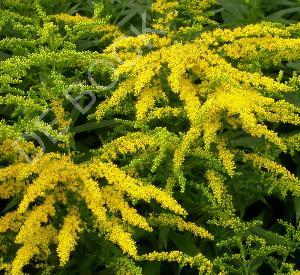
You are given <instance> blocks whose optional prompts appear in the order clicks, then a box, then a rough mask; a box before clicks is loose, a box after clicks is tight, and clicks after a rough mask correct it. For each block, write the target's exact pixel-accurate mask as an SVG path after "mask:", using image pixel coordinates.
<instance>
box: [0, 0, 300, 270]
mask: <svg viewBox="0 0 300 275" xmlns="http://www.w3.org/2000/svg"><path fill="white" fill-rule="evenodd" d="M42 2H43V5H44V8H46V10H47V11H48V12H49V14H52V13H59V12H66V13H68V14H70V15H74V14H76V13H79V14H82V15H87V16H90V15H92V12H93V10H94V8H95V6H97V5H99V4H100V3H102V4H104V5H103V6H104V9H101V10H100V11H99V12H100V14H101V16H102V17H103V16H104V17H106V18H107V20H108V21H109V22H110V23H113V24H116V25H118V26H119V27H120V28H121V30H122V31H123V32H124V33H125V34H127V35H134V34H133V32H132V29H131V28H130V27H131V25H132V26H134V27H135V28H136V29H138V30H139V31H142V17H143V14H145V12H146V14H147V17H146V18H147V27H150V26H151V20H152V18H153V16H154V15H153V14H151V11H150V10H149V7H150V5H151V1H150V0H144V1H143V0H119V1H118V0H103V1H100V0H97V1H92V0H91V1H88V0H86V1H82V0H76V1H75V0H73V1H66V0H60V1H58V0H44V1H42ZM0 4H1V1H0ZM6 8H7V7H6ZM23 12H24V14H26V15H28V14H30V13H34V12H35V11H34V10H33V9H32V10H30V9H29V10H24V11H23ZM213 13H214V15H213V18H214V19H215V20H216V21H217V22H218V23H219V24H220V25H221V26H228V27H236V26H240V25H244V24H249V23H255V22H260V21H265V20H267V21H274V22H280V23H284V24H291V23H295V22H299V21H300V1H299V0H248V1H246V0H219V1H218V5H216V6H215V7H214V9H213ZM5 35H7V34H5ZM3 37H4V34H3V30H1V31H0V38H3ZM80 43H81V44H80ZM80 43H78V44H77V47H79V48H80V45H86V46H85V49H94V44H89V43H90V40H89V39H88V38H84V39H83V40H82V41H80ZM102 47H103V46H102ZM10 54H11V53H10V52H7V51H5V50H1V48H0V60H5V59H6V58H7V57H8V56H10ZM299 58H300V53H299ZM285 65H286V68H287V69H286V70H285V73H286V75H285V76H284V77H289V76H291V75H292V72H293V71H294V70H295V71H298V72H300V60H299V62H298V63H297V62H295V63H290V64H285ZM268 73H269V74H270V75H271V74H275V73H278V68H277V69H276V68H274V71H272V70H270V71H269V72H268ZM40 74H41V75H42V74H43V72H41V73H40ZM44 74H45V75H46V74H47V72H44ZM41 77H42V76H41ZM104 96H105V95H103V97H104ZM289 101H291V102H293V103H294V104H296V105H298V106H299V105H300V101H299V98H294V97H291V98H289ZM0 111H1V115H3V114H2V110H0ZM69 111H70V112H71V114H72V115H73V117H74V124H73V125H72V127H73V128H72V131H73V133H75V136H74V140H73V142H74V146H75V145H76V148H77V150H78V151H81V152H83V153H84V152H86V150H87V148H91V147H94V148H97V147H98V146H100V145H101V139H102V138H103V137H105V138H109V135H110V134H109V132H110V130H111V129H112V128H114V127H117V131H116V132H118V133H120V132H122V131H123V130H124V129H126V127H128V125H125V126H123V125H121V126H120V125H119V124H118V123H116V122H115V121H106V122H102V123H101V124H99V123H96V122H93V121H92V122H87V119H86V116H83V115H80V114H79V113H76V111H74V112H73V113H72V110H69ZM91 112H93V110H91ZM129 126H130V125H129ZM279 130H280V131H281V132H285V133H286V132H287V133H290V132H293V131H299V130H300V129H297V128H291V127H290V126H289V125H285V126H282V127H281V128H280V129H279ZM99 140H100V141H99ZM232 142H233V143H235V145H236V146H239V147H242V148H252V147H253V146H260V145H261V144H259V142H258V143H257V144H254V143H253V140H251V139H250V138H245V139H238V140H233V141H232ZM47 149H48V150H49V151H52V150H54V149H53V148H47ZM80 157H81V155H80V154H79V155H78V159H80ZM281 163H282V164H283V165H284V166H285V167H286V168H287V169H288V170H289V171H291V172H292V173H293V174H295V175H297V176H298V177H300V152H295V154H294V155H293V156H291V155H289V154H282V155H281ZM253 173H254V172H253V171H249V177H252V178H253V184H252V185H251V186H250V185H247V186H244V185H242V184H237V185H236V186H233V188H235V187H236V188H237V190H235V193H236V194H239V198H238V201H239V205H238V206H237V209H238V210H239V213H240V216H241V218H242V219H243V220H245V221H252V220H255V219H260V220H261V221H262V225H261V226H256V227H253V228H249V232H248V233H249V235H250V234H255V235H256V236H259V237H263V238H265V240H266V241H267V242H268V243H270V244H279V245H280V244H283V243H286V242H285V240H284V239H283V238H281V237H279V235H275V234H274V235H273V234H270V233H268V232H267V230H271V231H273V232H274V233H279V234H284V233H285V231H286V230H287V229H286V227H285V226H284V225H283V222H287V223H290V224H292V225H294V226H296V225H297V223H298V221H299V219H300V198H298V199H294V198H292V196H289V195H288V196H287V197H286V198H284V199H283V198H282V197H280V196H276V195H272V196H266V195H265V194H264V192H263V191H262V190H261V189H260V186H259V185H258V184H257V183H256V182H255V181H256V175H254V174H253ZM201 192H203V190H197V189H196V188H195V189H192V188H190V189H188V190H186V193H184V194H182V193H180V192H178V193H177V199H178V200H179V201H180V202H182V203H183V206H184V207H185V209H186V210H187V211H188V212H189V213H190V215H191V216H192V217H194V218H195V219H198V220H199V217H198V216H197V213H198V211H199V209H202V208H204V207H205V202H204V201H203V202H199V200H198V199H197V197H198V195H199V194H198V193H201ZM7 203H8V202H7V201H0V210H2V211H3V210H4V208H5V209H6V210H7V209H8V208H9V207H13V206H14V204H15V203H17V202H15V201H12V202H9V204H7ZM141 207H143V206H142V205H141ZM201 218H202V219H204V220H205V219H206V217H201ZM201 218H200V219H201ZM279 220H282V221H283V222H278V221H279ZM200 222H201V220H200ZM224 234H227V233H226V232H219V236H216V238H218V237H219V239H222V238H223V235H224ZM137 239H140V241H139V243H138V244H139V245H140V246H143V247H147V246H149V247H151V248H155V249H158V248H160V247H164V246H166V245H167V244H169V247H170V246H171V247H172V248H174V249H180V250H181V251H183V252H186V253H187V254H192V255H194V254H196V253H197V252H198V251H199V247H198V243H194V242H193V241H191V236H190V235H189V234H179V233H175V232H172V233H170V232H168V231H163V230H161V231H160V232H159V235H158V236H155V237H153V236H152V237H151V238H147V237H144V236H143V235H142V233H141V236H137ZM101 244H103V240H101V242H100V241H99V238H97V239H94V236H93V235H88V234H86V235H85V236H84V238H82V239H80V241H79V244H78V247H77V248H76V252H75V253H74V256H73V257H72V259H71V261H70V263H69V264H68V265H67V266H66V268H65V269H63V270H60V271H57V273H56V274H82V275H89V274H114V272H113V269H107V268H106V267H105V265H104V264H103V263H105V262H106V255H105V253H106V250H104V249H102V247H101ZM109 246H110V244H109V243H107V247H109ZM201 246H202V247H201V250H203V249H205V250H206V251H207V255H208V256H210V255H211V256H215V255H222V254H224V253H227V252H228V251H231V252H232V251H237V250H238V246H237V245H236V243H235V241H234V240H232V241H228V242H227V243H225V244H224V246H223V247H222V246H219V247H217V248H216V247H214V245H213V244H212V243H210V242H201ZM110 249H111V251H114V250H115V248H114V247H110ZM97 250H98V252H101V253H102V254H101V253H100V255H101V257H100V258H99V253H98V252H97V253H94V251H97ZM145 250H146V249H145ZM247 252H249V253H251V251H250V249H249V251H247ZM247 252H246V253H247ZM118 253H119V252H118V251H115V254H116V255H118ZM263 261H264V259H261V258H259V257H258V258H257V259H256V262H254V263H253V266H252V267H251V268H250V273H249V274H273V273H272V272H273V271H272V269H271V268H270V266H271V265H272V264H273V263H271V262H269V263H268V264H266V263H264V264H262V262H263ZM286 261H287V262H291V263H296V265H297V267H298V268H299V270H300V249H299V248H298V249H297V250H296V252H295V253H294V258H291V257H288V258H287V259H286ZM274 262H276V259H275V258H274ZM99 263H100V264H99ZM141 265H142V266H143V272H144V274H145V275H156V274H196V271H195V270H192V269H190V268H188V267H185V268H182V269H181V268H179V267H178V266H177V265H175V264H174V265H173V264H165V263H163V264H162V263H145V264H141ZM236 265H237V266H238V265H239V263H237V264H236ZM112 266H113V264H112ZM28 272H31V271H30V270H29V271H28ZM232 274H237V273H232ZM278 274H281V273H278Z"/></svg>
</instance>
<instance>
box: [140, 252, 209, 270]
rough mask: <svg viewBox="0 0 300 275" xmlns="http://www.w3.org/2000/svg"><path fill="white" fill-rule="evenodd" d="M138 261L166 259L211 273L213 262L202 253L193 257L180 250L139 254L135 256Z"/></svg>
mask: <svg viewBox="0 0 300 275" xmlns="http://www.w3.org/2000/svg"><path fill="white" fill-rule="evenodd" d="M135 258H136V259H137V260H138V261H145V260H147V261H167V262H177V263H180V264H181V265H183V266H185V265H190V266H195V267H197V268H198V270H199V273H200V274H203V273H205V272H206V273H207V274H211V273H212V267H213V264H212V262H211V261H210V260H208V259H207V258H206V257H205V256H203V255H202V254H198V255H196V256H194V257H192V256H187V255H185V254H183V253H182V252H180V251H171V252H152V253H149V254H145V255H141V256H138V257H135Z"/></svg>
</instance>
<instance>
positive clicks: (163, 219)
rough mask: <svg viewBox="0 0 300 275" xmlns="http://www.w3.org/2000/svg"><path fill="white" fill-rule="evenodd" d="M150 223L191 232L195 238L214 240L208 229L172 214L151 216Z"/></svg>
mask: <svg viewBox="0 0 300 275" xmlns="http://www.w3.org/2000/svg"><path fill="white" fill-rule="evenodd" d="M150 222H151V223H154V224H157V225H164V226H174V227H175V228H177V229H178V230H179V231H190V232H192V233H193V234H194V235H195V236H199V237H202V238H206V239H209V240H213V236H212V235H211V234H210V233H209V232H208V231H207V230H206V229H204V228H202V227H200V226H198V225H196V224H194V223H192V222H186V221H185V220H184V219H182V218H181V217H178V216H175V215H172V214H160V215H159V216H158V217H155V216H151V217H150Z"/></svg>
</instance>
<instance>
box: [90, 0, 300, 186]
mask: <svg viewBox="0 0 300 275" xmlns="http://www.w3.org/2000/svg"><path fill="white" fill-rule="evenodd" d="M174 2H175V1H173V2H172V1H171V2H168V4H170V3H173V4H174ZM156 5H157V7H156V6H154V7H155V8H157V9H158V10H161V9H162V8H161V7H162V6H163V5H164V1H158V2H157V4H156ZM176 5H177V4H176ZM296 29H297V30H298V28H296ZM295 32H296V30H295V27H293V28H283V27H281V26H278V25H276V24H271V23H261V24H256V25H250V26H245V27H239V28H236V29H233V30H226V29H225V30H223V29H216V30H213V31H207V32H205V33H204V34H202V35H201V36H200V37H199V38H198V39H196V40H195V41H194V42H192V43H186V44H182V43H173V44H172V45H170V46H162V47H161V48H159V49H157V48H155V49H153V50H152V51H150V52H149V53H147V54H146V55H143V54H142V55H141V54H140V55H139V54H137V53H133V55H132V56H131V57H130V58H129V60H125V61H124V62H123V63H122V64H121V65H120V66H119V67H118V68H117V70H116V75H117V76H119V77H120V76H122V77H124V76H125V77H126V78H125V80H124V81H123V82H121V83H120V84H119V86H118V89H117V90H116V91H115V92H113V93H112V96H111V97H110V98H108V99H107V100H106V101H104V102H103V103H101V104H100V105H99V106H98V108H97V110H96V112H95V116H96V119H97V120H101V119H103V117H104V116H105V115H106V113H112V112H113V110H114V109H118V108H119V106H120V105H121V104H122V103H123V102H125V101H126V99H128V98H129V97H132V96H134V97H135V99H136V103H135V107H136V121H139V123H145V124H147V123H148V122H149V121H150V120H152V119H153V118H155V119H159V118H165V115H161V114H166V115H169V116H174V117H180V118H183V119H185V118H187V119H188V121H189V124H190V128H189V129H188V130H187V132H186V133H185V135H184V136H183V138H182V141H181V144H180V145H179V146H177V149H176V150H175V153H174V173H175V174H176V176H177V178H178V180H179V182H180V184H181V186H182V188H183V187H184V184H185V179H184V172H183V171H181V170H182V169H181V167H182V165H183V163H184V160H185V157H186V156H187V155H188V154H190V152H191V147H192V146H194V145H195V147H197V146H199V145H200V144H197V145H196V142H197V141H199V140H201V141H202V142H203V143H204V148H203V149H204V150H206V151H209V150H211V149H212V148H216V153H217V154H218V157H219V159H220V160H221V161H222V162H223V166H224V168H225V170H226V171H227V174H228V175H229V176H233V175H234V174H235V163H234V159H235V153H234V151H232V150H231V149H230V147H231V146H230V138H229V137H230V134H233V133H234V131H236V132H238V131H242V132H244V133H245V134H247V135H250V136H252V137H255V138H263V139H264V140H266V141H268V142H269V143H271V144H274V145H276V146H277V147H278V148H280V149H281V150H283V151H286V150H287V149H288V147H287V142H286V140H285V139H283V138H281V137H279V136H278V134H277V133H276V132H275V131H273V130H271V129H269V128H268V127H267V126H266V122H270V123H281V122H283V123H291V124H294V125H299V124H300V116H299V112H300V109H299V107H296V106H295V105H293V104H290V103H288V102H287V101H286V100H282V97H283V95H284V93H293V92H295V87H294V86H293V85H290V84H289V83H288V82H286V83H281V82H280V81H278V80H277V79H273V78H271V77H268V76H265V75H263V73H262V72H261V70H256V69H255V71H254V72H253V70H252V71H247V70H244V69H243V70H242V69H241V68H240V67H238V68H237V67H235V66H234V65H233V64H231V63H230V59H229V57H230V58H234V53H233V52H230V51H231V50H232V51H234V50H235V49H236V51H237V52H239V53H240V56H236V58H240V59H243V58H248V59H250V58H252V59H253V60H254V59H256V58H261V60H262V61H263V62H268V64H269V65H272V64H273V65H276V64H277V63H278V62H279V61H295V60H297V58H298V54H297V53H298V52H299V39H291V37H292V36H293V35H294V34H295ZM269 37H271V39H272V41H273V43H272V45H268V43H267V41H268V39H269ZM255 38H257V40H255V41H256V42H255V43H256V44H255V43H252V40H254V39H255ZM134 39H135V38H130V43H129V44H130V45H132V44H133V42H132V41H134ZM137 42H138V43H137V46H136V49H138V48H139V47H141V45H145V43H144V42H143V40H142V38H141V37H138V38H137ZM232 45H233V47H231V46H232ZM253 45H255V47H254V46H253ZM123 46H124V43H122V40H121V42H119V44H118V46H117V47H116V48H115V49H119V50H121V49H122V47H123ZM124 47H125V46H124ZM125 48H126V47H125ZM129 48H130V47H129ZM249 51H251V54H250V52H249ZM273 51H274V52H276V54H275V55H273V54H269V53H271V52H273ZM110 52H112V48H111V49H110ZM287 52H288V54H287ZM252 53H253V54H252ZM265 53H267V55H268V56H272V58H273V57H274V58H273V59H272V58H267V57H265V56H264V54H265ZM115 54H116V55H117V56H119V57H120V59H121V60H123V58H124V55H123V53H122V50H121V51H115ZM118 54H120V55H118ZM260 56H261V57H260ZM246 61H247V62H245V63H247V64H251V62H250V61H249V60H246ZM264 64H265V63H262V64H260V65H257V66H258V67H259V68H260V69H263V68H264V66H265V65H264ZM162 75H163V76H164V78H162ZM195 81H196V82H195ZM170 93H172V95H171V94H170ZM171 96H172V97H176V96H178V99H179V102H178V103H179V104H180V105H179V106H178V105H177V106H176V109H172V108H171V107H170V106H169V105H170V100H171ZM162 99H163V100H162ZM158 104H159V108H158V107H157V106H158ZM173 110H174V111H175V110H176V112H173ZM155 112H156V113H155ZM154 114H155V115H154ZM228 127H231V130H230V131H227V130H228ZM231 132H232V133H231ZM220 133H221V134H220ZM222 133H224V134H222Z"/></svg>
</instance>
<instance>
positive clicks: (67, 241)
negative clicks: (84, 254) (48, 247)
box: [57, 208, 82, 265]
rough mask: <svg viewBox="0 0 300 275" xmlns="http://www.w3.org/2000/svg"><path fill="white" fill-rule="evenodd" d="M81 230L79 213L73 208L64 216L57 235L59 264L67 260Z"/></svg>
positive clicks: (63, 263)
mask: <svg viewBox="0 0 300 275" xmlns="http://www.w3.org/2000/svg"><path fill="white" fill-rule="evenodd" d="M81 231H82V229H81V227H80V214H79V212H78V209H76V208H73V209H71V210H70V212H69V214H68V215H67V216H66V217H65V218H64V222H63V226H62V228H61V230H60V231H59V233H58V236H57V238H58V245H57V255H58V256H59V259H60V264H61V265H65V264H66V263H67V261H68V260H69V258H70V253H71V251H72V250H74V249H75V245H76V242H77V239H78V233H80V232H81Z"/></svg>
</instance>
